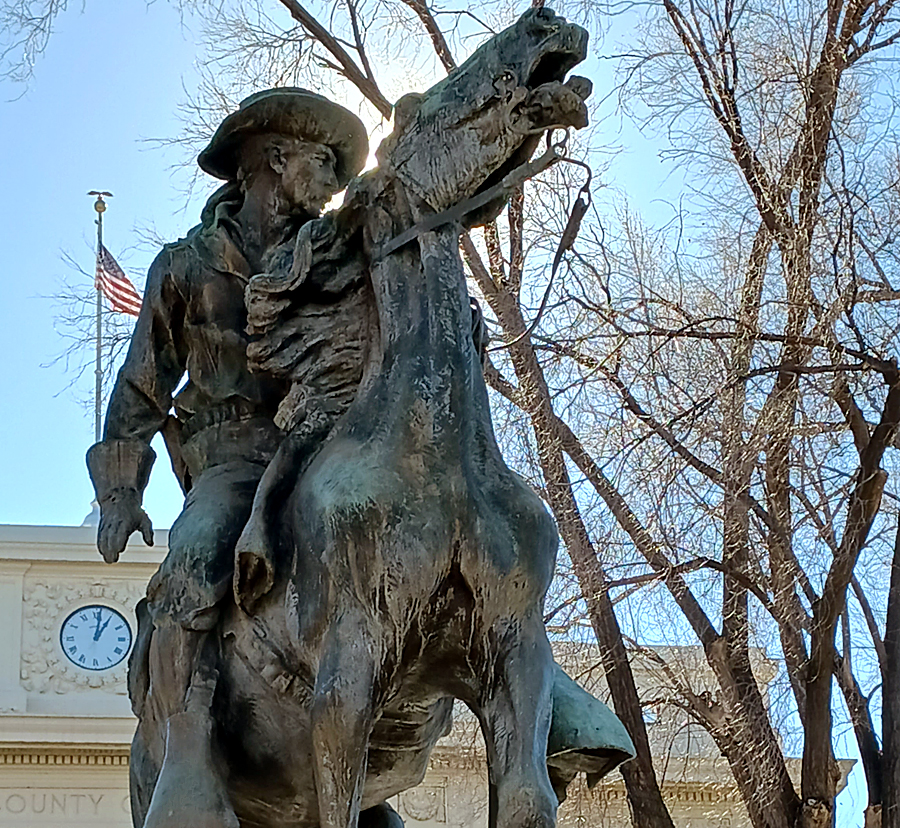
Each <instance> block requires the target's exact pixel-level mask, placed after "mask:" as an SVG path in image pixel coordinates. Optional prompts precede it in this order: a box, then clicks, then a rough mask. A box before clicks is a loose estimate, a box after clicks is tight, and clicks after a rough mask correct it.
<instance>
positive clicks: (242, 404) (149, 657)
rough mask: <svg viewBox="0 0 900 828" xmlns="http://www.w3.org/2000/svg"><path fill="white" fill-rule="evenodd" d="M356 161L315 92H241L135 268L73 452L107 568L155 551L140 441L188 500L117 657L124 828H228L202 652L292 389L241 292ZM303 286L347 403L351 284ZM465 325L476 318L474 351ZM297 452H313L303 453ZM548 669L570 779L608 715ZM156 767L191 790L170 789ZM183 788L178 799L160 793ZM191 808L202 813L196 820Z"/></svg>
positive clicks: (381, 811)
mask: <svg viewBox="0 0 900 828" xmlns="http://www.w3.org/2000/svg"><path fill="white" fill-rule="evenodd" d="M367 153H368V142H367V137H366V130H365V128H364V126H363V124H362V122H361V121H360V120H359V119H358V118H357V117H356V116H355V115H353V114H352V113H351V112H349V111H347V110H346V109H344V108H343V107H341V106H339V105H337V104H335V103H333V102H331V101H329V100H327V99H325V98H323V97H321V96H320V95H317V94H314V93H312V92H309V91H306V90H302V89H294V88H283V89H271V90H267V91H263V92H259V93H257V94H254V95H252V96H250V97H249V98H247V99H246V100H244V101H243V102H242V103H241V105H240V108H239V109H238V110H237V111H236V112H234V113H232V114H231V115H229V116H228V117H227V118H225V120H224V121H223V122H222V124H221V125H220V126H219V128H218V130H217V131H216V133H215V134H214V136H213V137H212V140H211V141H210V143H209V145H208V146H207V147H206V149H204V150H203V152H201V153H200V156H199V159H198V163H199V165H200V167H201V168H202V169H203V170H204V171H205V172H207V173H209V174H210V175H213V176H215V177H216V178H219V179H222V180H224V181H225V184H224V186H222V187H221V188H220V189H219V190H218V191H216V193H215V194H214V195H213V196H212V197H211V198H210V200H209V201H208V203H207V204H206V206H205V208H204V210H203V212H202V214H201V221H200V224H199V225H197V226H196V227H195V228H193V229H192V230H191V231H190V232H189V233H188V234H187V236H186V237H185V238H184V239H182V240H180V241H178V242H175V243H173V244H169V245H166V246H165V247H164V248H163V250H162V251H161V252H160V254H159V255H158V256H157V257H156V259H155V260H154V262H153V264H152V265H151V267H150V271H149V275H148V279H147V286H146V292H145V296H144V301H143V306H142V309H141V312H140V316H139V318H138V321H137V323H136V326H135V330H134V333H133V335H132V339H131V344H130V347H129V350H128V354H127V356H126V358H125V362H124V365H123V367H122V369H121V371H120V372H119V376H118V380H117V382H116V385H115V388H114V389H113V392H112V395H111V398H110V401H109V407H108V411H107V417H106V426H105V431H104V438H103V440H102V441H101V442H99V443H97V444H96V445H94V446H93V447H91V449H90V450H89V451H88V455H87V463H88V468H89V471H90V475H91V480H92V481H93V484H94V488H95V490H96V495H97V500H98V502H99V504H100V514H101V517H100V525H99V531H98V539H97V543H98V548H99V550H100V552H101V554H102V555H103V558H104V560H106V561H107V562H109V563H112V562H115V561H116V560H118V558H119V556H120V554H121V553H122V551H123V550H124V548H125V545H126V542H127V541H128V538H129V536H130V535H131V534H132V533H133V532H135V531H139V532H140V533H141V535H142V536H143V539H144V541H145V542H146V543H147V544H152V542H153V530H152V526H151V522H150V519H149V517H148V516H147V514H146V513H145V512H144V510H143V508H142V496H143V492H144V489H145V487H146V485H147V483H148V480H149V475H150V470H151V466H152V465H153V462H154V459H155V454H154V452H153V450H152V449H151V448H150V441H151V439H152V438H153V437H154V435H155V434H157V433H158V432H162V433H163V436H164V438H165V442H166V446H167V449H168V451H169V454H170V455H171V459H172V465H173V468H174V470H175V472H176V474H177V476H178V478H179V481H180V483H181V485H182V488H183V490H184V492H185V494H186V497H185V502H184V507H183V509H182V511H181V514H180V515H179V516H178V518H177V520H176V521H175V523H174V524H173V526H172V528H171V531H170V533H169V549H168V554H167V555H166V558H165V560H164V561H163V563H162V565H161V566H160V568H159V570H158V571H157V573H156V574H155V575H154V576H153V578H152V579H151V581H150V584H149V586H148V589H147V597H146V599H145V600H143V601H141V602H140V604H139V606H138V609H137V612H138V621H139V625H138V626H139V631H138V636H137V642H136V644H135V650H134V652H133V653H132V656H131V660H130V663H129V695H130V697H131V702H132V707H133V709H134V711H135V714H136V715H137V717H138V719H139V725H138V732H137V735H136V737H135V742H134V746H133V750H132V763H131V773H132V810H133V819H134V823H135V825H136V826H144V828H176V826H177V828H182V826H186V825H200V824H202V825H211V826H212V825H215V826H216V827H217V828H226V826H229V828H230V827H231V826H237V824H238V823H237V820H236V818H235V817H234V814H233V812H232V811H231V810H230V808H228V807H227V801H226V796H225V793H224V786H223V781H222V779H221V773H222V772H221V770H220V769H219V767H218V766H217V763H216V761H215V760H214V758H213V756H212V753H213V752H212V751H211V749H210V740H211V739H212V738H213V736H212V735H211V734H212V732H213V726H212V715H211V711H210V708H211V706H212V704H213V698H214V694H215V686H216V674H215V670H214V669H213V668H212V667H211V666H210V664H211V663H212V659H211V656H210V653H213V652H215V650H216V648H217V647H218V643H217V634H216V628H217V624H218V620H219V616H220V612H221V608H222V606H223V604H224V603H225V602H233V601H234V600H235V598H234V594H233V588H232V584H233V576H234V568H235V565H234V560H235V547H236V544H237V542H238V539H239V537H240V536H241V533H242V531H243V530H244V528H245V524H246V523H247V520H248V517H249V515H250V512H251V507H252V504H253V500H254V495H255V493H256V491H257V487H258V484H259V481H260V479H261V478H262V476H263V473H264V472H265V470H266V467H267V465H268V464H269V462H270V461H271V460H272V458H273V457H274V456H275V455H276V452H277V451H278V449H279V446H280V444H281V443H282V440H283V437H284V435H285V430H283V429H285V428H287V427H288V426H289V425H290V424H285V422H284V421H283V419H282V418H279V416H278V414H279V407H280V406H281V407H282V410H283V403H284V401H285V399H286V397H287V396H288V394H289V390H290V389H289V384H287V383H286V381H285V380H283V379H278V378H276V377H274V376H269V375H267V374H265V373H260V372H256V373H254V372H253V371H251V370H250V368H249V367H248V354H247V351H248V346H251V345H252V336H251V335H250V334H248V332H247V319H248V312H247V307H246V305H245V289H246V287H247V285H248V282H249V280H250V278H251V277H253V276H254V275H256V274H262V273H265V272H266V271H267V269H269V268H271V267H272V266H273V265H272V263H273V262H277V260H278V255H279V251H282V250H284V249H286V248H293V245H294V243H295V239H296V238H297V237H298V233H299V231H300V230H301V228H303V227H304V225H306V224H307V223H309V222H310V221H311V220H312V219H315V218H316V217H318V216H319V215H320V213H321V212H322V210H323V208H324V206H325V205H326V204H327V203H328V201H329V200H330V199H331V198H332V196H333V195H335V194H336V193H338V192H339V191H341V190H342V189H344V188H345V187H346V186H347V184H348V182H349V181H350V180H351V179H352V178H353V177H354V176H356V175H357V174H358V173H359V172H360V170H361V169H362V167H363V164H364V162H365V160H366V157H367ZM312 290H313V293H312V294H311V296H310V303H311V306H312V307H314V308H315V314H314V317H315V320H316V321H315V324H316V326H317V327H316V328H315V332H314V335H315V342H316V343H317V344H316V347H317V348H320V349H321V350H322V352H323V354H324V352H325V351H328V355H323V356H322V360H324V362H323V363H321V364H322V365H327V366H328V370H322V369H321V368H320V370H319V372H318V377H319V384H320V386H322V387H323V390H322V394H323V396H324V397H328V395H329V394H332V396H333V393H332V392H333V388H331V389H330V388H328V387H325V386H328V384H329V382H330V383H331V385H332V386H337V385H339V386H340V389H341V391H340V394H344V395H345V396H346V395H347V394H348V393H349V392H348V391H347V388H348V384H347V377H344V376H342V375H341V371H340V362H341V354H342V351H341V349H340V348H339V347H334V348H331V349H330V350H328V349H327V348H325V346H324V345H323V344H322V343H328V342H333V343H338V344H339V343H341V342H342V341H345V340H346V339H347V337H348V336H349V335H350V334H349V332H350V331H351V329H352V325H351V324H349V323H348V322H347V320H348V319H351V320H352V318H353V297H354V290H355V286H354V285H338V286H334V285H331V286H328V290H324V289H323V290H322V291H320V293H319V294H315V289H314V288H313V289H312ZM478 321H479V320H478V317H477V314H476V315H475V324H474V325H473V335H474V336H476V339H478V338H479V337H481V329H480V326H479V324H478ZM309 336H312V335H311V334H309ZM314 350H315V349H312V350H311V353H312V351H314ZM328 360H330V362H329V361H328ZM311 361H312V362H315V361H316V360H315V359H314V358H313V359H311ZM185 375H186V381H184V382H183V384H182V381H183V380H184V378H185ZM329 378H330V379H329ZM176 389H179V390H178V391H177V393H175V392H176ZM351 390H352V389H351ZM340 394H338V396H340ZM173 410H174V414H173V413H171V412H172V411H173ZM375 413H376V412H373V415H374V414H375ZM303 450H304V451H306V452H307V453H310V452H315V450H316V446H315V444H314V441H310V442H308V443H307V444H306V445H305V447H304V449H303ZM559 672H560V679H559V681H558V682H557V685H556V688H555V691H554V692H555V693H557V694H558V696H559V698H558V703H557V700H555V705H554V720H553V728H552V730H551V735H550V742H551V745H552V746H553V748H552V751H551V752H552V753H553V754H554V755H555V756H556V761H555V762H554V768H555V771H554V773H556V774H557V775H561V777H562V778H564V779H565V780H568V779H571V778H572V776H574V774H575V772H577V771H579V770H588V771H590V770H591V769H592V768H594V770H596V765H594V766H592V765H591V762H590V757H591V755H592V748H593V745H592V743H591V738H592V734H593V733H594V729H592V728H594V725H595V724H596V722H597V720H598V718H597V717H598V716H599V717H601V718H603V717H609V716H611V714H609V712H608V711H607V710H606V708H605V707H603V706H602V705H600V703H599V702H597V701H596V700H595V699H593V698H592V697H590V696H589V695H588V694H587V693H585V692H584V691H582V690H581V689H580V688H578V687H577V685H575V684H574V682H572V681H571V679H568V677H566V676H565V674H563V673H562V671H559ZM600 708H602V710H601V709H600ZM188 710H190V715H188V714H187V712H186V711H188ZM151 712H152V717H151V716H150V714H151ZM148 718H152V719H154V720H155V721H168V730H167V736H166V737H165V738H167V739H168V740H169V741H168V743H167V744H168V747H169V749H171V747H172V744H171V743H172V740H174V739H176V738H177V739H178V745H179V750H181V751H183V752H185V753H186V754H187V755H186V756H183V757H182V758H184V759H186V761H183V762H181V763H179V764H178V765H177V766H176V765H174V764H173V765H171V766H170V765H169V764H168V763H166V765H165V767H164V768H161V766H160V762H159V757H160V756H161V755H162V754H163V753H165V749H166V745H162V746H161V745H160V744H159V740H160V738H162V737H161V736H160V735H159V733H158V730H153V731H152V732H150V729H149V728H148V729H147V732H144V730H143V725H144V722H145V720H147V719H148ZM613 718H614V717H613ZM604 721H605V719H604ZM620 727H621V726H620ZM624 740H625V743H626V744H627V735H625V736H624ZM626 749H627V748H626ZM560 757H562V758H560ZM168 767H172V768H175V767H178V768H180V769H181V770H180V771H178V772H179V773H187V774H188V775H189V776H190V778H189V779H185V778H183V777H182V778H180V779H178V780H174V781H173V780H167V779H166V778H165V775H166V770H165V768H168ZM185 768H187V770H186V771H185ZM173 772H174V771H173ZM148 779H149V780H152V783H151V784H148V783H147V781H146V780H148ZM185 790H188V791H191V792H192V797H193V798H194V800H195V801H194V802H193V804H190V803H189V804H185V802H184V799H183V798H179V797H178V796H177V795H173V796H171V797H170V796H169V794H168V793H167V792H169V791H185ZM201 813H202V814H205V815H207V816H206V817H204V818H203V819H199V818H198V816H197V815H198V814H201ZM210 814H219V817H218V819H217V821H216V820H215V819H214V820H213V821H212V822H210V821H208V815H210ZM363 824H365V825H366V826H370V828H376V827H377V826H385V828H387V826H397V825H402V823H401V822H400V818H399V816H397V814H396V813H395V812H394V811H393V810H392V809H391V808H390V807H389V806H388V805H387V804H386V803H383V804H381V805H379V806H376V807H374V808H370V809H369V810H368V811H364V812H363V815H362V816H361V817H360V825H363Z"/></svg>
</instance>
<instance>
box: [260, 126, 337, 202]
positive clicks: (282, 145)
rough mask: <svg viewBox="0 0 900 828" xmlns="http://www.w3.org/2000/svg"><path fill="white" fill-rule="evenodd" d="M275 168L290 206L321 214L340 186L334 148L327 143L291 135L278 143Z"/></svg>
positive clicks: (273, 164)
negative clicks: (304, 139)
mask: <svg viewBox="0 0 900 828" xmlns="http://www.w3.org/2000/svg"><path fill="white" fill-rule="evenodd" d="M274 149H275V151H274V152H273V154H272V158H271V164H272V169H273V170H275V172H276V173H277V174H278V175H280V176H281V189H282V192H283V194H284V197H285V199H286V200H287V202H288V203H289V205H290V207H291V208H292V209H294V210H297V211H302V212H304V213H307V214H308V215H311V216H317V215H319V213H321V212H322V208H323V207H324V206H325V205H326V204H327V203H328V201H329V200H330V199H331V197H332V196H333V195H334V194H335V193H336V192H337V191H338V190H339V189H340V188H339V186H338V181H337V175H336V173H335V166H336V164H337V160H336V158H335V155H334V152H333V151H332V150H331V148H330V147H328V146H326V145H325V144H317V143H315V142H313V141H301V140H299V139H296V138H294V139H288V140H285V141H279V142H277V144H276V145H275V147H274Z"/></svg>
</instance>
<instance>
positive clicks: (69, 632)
mask: <svg viewBox="0 0 900 828" xmlns="http://www.w3.org/2000/svg"><path fill="white" fill-rule="evenodd" d="M59 643H60V644H61V645H62V648H63V652H64V653H65V654H66V658H68V659H69V661H71V662H72V663H73V664H74V665H76V666H77V667H81V668H83V669H85V670H109V669H111V668H112V667H115V666H116V665H117V664H120V663H121V662H122V661H123V660H124V658H125V657H126V656H127V655H128V650H129V649H130V648H131V627H129V626H128V622H127V621H126V620H125V617H124V616H123V615H122V613H120V612H118V611H117V610H114V609H112V607H105V606H102V605H100V604H95V605H92V606H88V607H81V608H80V609H77V610H75V612H73V613H72V614H71V615H70V616H69V617H68V618H66V620H65V621H63V625H62V629H61V630H60V631H59Z"/></svg>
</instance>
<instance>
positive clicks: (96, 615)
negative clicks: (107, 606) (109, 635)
mask: <svg viewBox="0 0 900 828" xmlns="http://www.w3.org/2000/svg"><path fill="white" fill-rule="evenodd" d="M94 617H95V618H96V619H97V627H96V629H95V630H94V641H96V640H97V639H98V638H99V637H100V618H101V611H100V610H97V611H96V612H95V613H94Z"/></svg>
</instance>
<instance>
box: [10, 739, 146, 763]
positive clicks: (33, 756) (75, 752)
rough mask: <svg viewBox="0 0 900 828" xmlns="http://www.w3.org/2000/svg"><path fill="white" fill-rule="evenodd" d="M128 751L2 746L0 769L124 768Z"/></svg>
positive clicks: (119, 748)
mask: <svg viewBox="0 0 900 828" xmlns="http://www.w3.org/2000/svg"><path fill="white" fill-rule="evenodd" d="M128 756H129V749H128V748H127V747H124V746H122V745H67V744H56V745H53V746H52V747H36V746H34V745H28V744H20V745H4V746H2V747H0V765H17V766H31V765H42V766H54V765H57V766H59V765H64V766H68V767H72V766H82V767H127V766H128Z"/></svg>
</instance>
